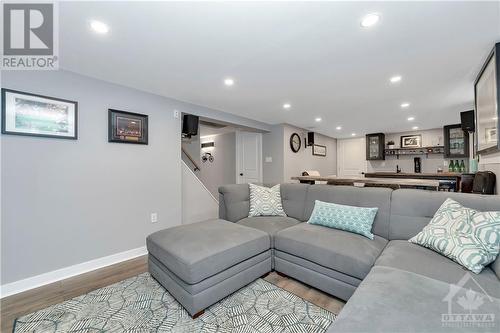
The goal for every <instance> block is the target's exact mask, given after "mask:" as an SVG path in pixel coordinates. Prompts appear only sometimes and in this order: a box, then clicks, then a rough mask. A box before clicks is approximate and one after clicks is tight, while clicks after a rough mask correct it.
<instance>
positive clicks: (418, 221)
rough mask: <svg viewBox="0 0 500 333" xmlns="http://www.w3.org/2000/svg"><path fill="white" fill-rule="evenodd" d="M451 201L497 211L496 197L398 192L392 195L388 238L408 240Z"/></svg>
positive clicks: (497, 199)
mask: <svg viewBox="0 0 500 333" xmlns="http://www.w3.org/2000/svg"><path fill="white" fill-rule="evenodd" d="M447 198H451V199H453V200H455V201H457V202H459V203H460V204H462V205H464V206H466V207H469V208H472V209H475V210H479V211H483V212H485V211H500V197H499V196H498V195H479V194H470V193H455V192H438V191H424V190H413V189H400V190H395V191H393V193H392V199H391V218H390V221H391V222H390V227H389V237H388V238H389V239H390V240H395V239H404V240H407V239H410V238H412V237H413V236H415V235H416V234H418V233H419V232H420V231H421V230H422V229H423V228H424V227H425V226H426V225H427V224H429V221H430V220H431V219H432V217H433V216H434V214H435V213H436V211H437V210H438V208H439V207H440V206H441V205H442V204H443V202H444V201H445V200H446V199H447Z"/></svg>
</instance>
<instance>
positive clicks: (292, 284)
mask: <svg viewBox="0 0 500 333" xmlns="http://www.w3.org/2000/svg"><path fill="white" fill-rule="evenodd" d="M147 265H148V264H147V256H141V257H138V258H136V259H132V260H128V261H124V262H122V263H118V264H115V265H111V266H108V267H104V268H101V269H98V270H95V271H92V272H88V273H85V274H81V275H78V276H75V277H72V278H69V279H65V280H62V281H58V282H55V283H51V284H48V285H45V286H42V287H39V288H35V289H32V290H28V291H25V292H22V293H19V294H16V295H12V296H9V297H5V298H2V299H1V300H0V314H1V316H0V321H1V323H0V329H1V332H2V333H4V332H12V328H13V324H14V319H15V318H17V317H20V316H22V315H25V314H28V313H31V312H34V311H37V310H41V309H44V308H46V307H48V306H51V305H54V304H57V303H61V302H64V301H66V300H69V299H71V298H73V297H76V296H79V295H82V294H86V293H88V292H90V291H92V290H95V289H98V288H102V287H105V286H108V285H110V284H113V283H115V282H118V281H122V280H125V279H127V278H129V277H132V276H135V275H138V274H141V273H144V272H146V271H147V270H148V266H147ZM264 280H266V281H268V282H270V283H273V284H275V285H276V286H278V287H280V288H282V289H285V290H287V291H289V292H291V293H293V294H295V295H297V296H299V297H301V298H303V299H305V300H307V301H309V302H311V303H313V304H316V305H317V306H320V307H322V308H324V309H326V310H329V311H331V312H333V313H337V314H338V313H339V312H340V310H341V309H342V307H343V306H344V302H343V301H342V300H340V299H337V298H335V297H332V296H330V295H328V294H325V293H323V292H321V291H319V290H317V289H314V288H312V287H309V286H307V285H305V284H303V283H300V282H298V281H296V280H294V279H292V278H289V277H284V276H280V275H278V274H277V273H275V272H272V273H270V274H269V275H267V276H266V277H265V278H264Z"/></svg>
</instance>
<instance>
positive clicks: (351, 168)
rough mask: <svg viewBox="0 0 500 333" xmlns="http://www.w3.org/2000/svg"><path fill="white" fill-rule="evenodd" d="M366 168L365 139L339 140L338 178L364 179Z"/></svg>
mask: <svg viewBox="0 0 500 333" xmlns="http://www.w3.org/2000/svg"><path fill="white" fill-rule="evenodd" d="M366 167H367V164H366V141H365V138H364V137H363V138H355V139H339V140H337V177H363V174H364V173H365V172H366Z"/></svg>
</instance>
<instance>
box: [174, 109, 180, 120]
mask: <svg viewBox="0 0 500 333" xmlns="http://www.w3.org/2000/svg"><path fill="white" fill-rule="evenodd" d="M179 116H180V112H179V110H174V118H175V119H179Z"/></svg>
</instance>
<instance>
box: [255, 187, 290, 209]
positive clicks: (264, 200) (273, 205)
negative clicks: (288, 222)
mask: <svg viewBox="0 0 500 333" xmlns="http://www.w3.org/2000/svg"><path fill="white" fill-rule="evenodd" d="M248 186H249V187H250V212H249V213H248V217H252V216H286V214H285V211H284V210H283V206H282V205H281V191H280V185H279V184H278V185H276V186H273V187H271V188H269V187H264V186H258V185H254V184H248Z"/></svg>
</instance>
